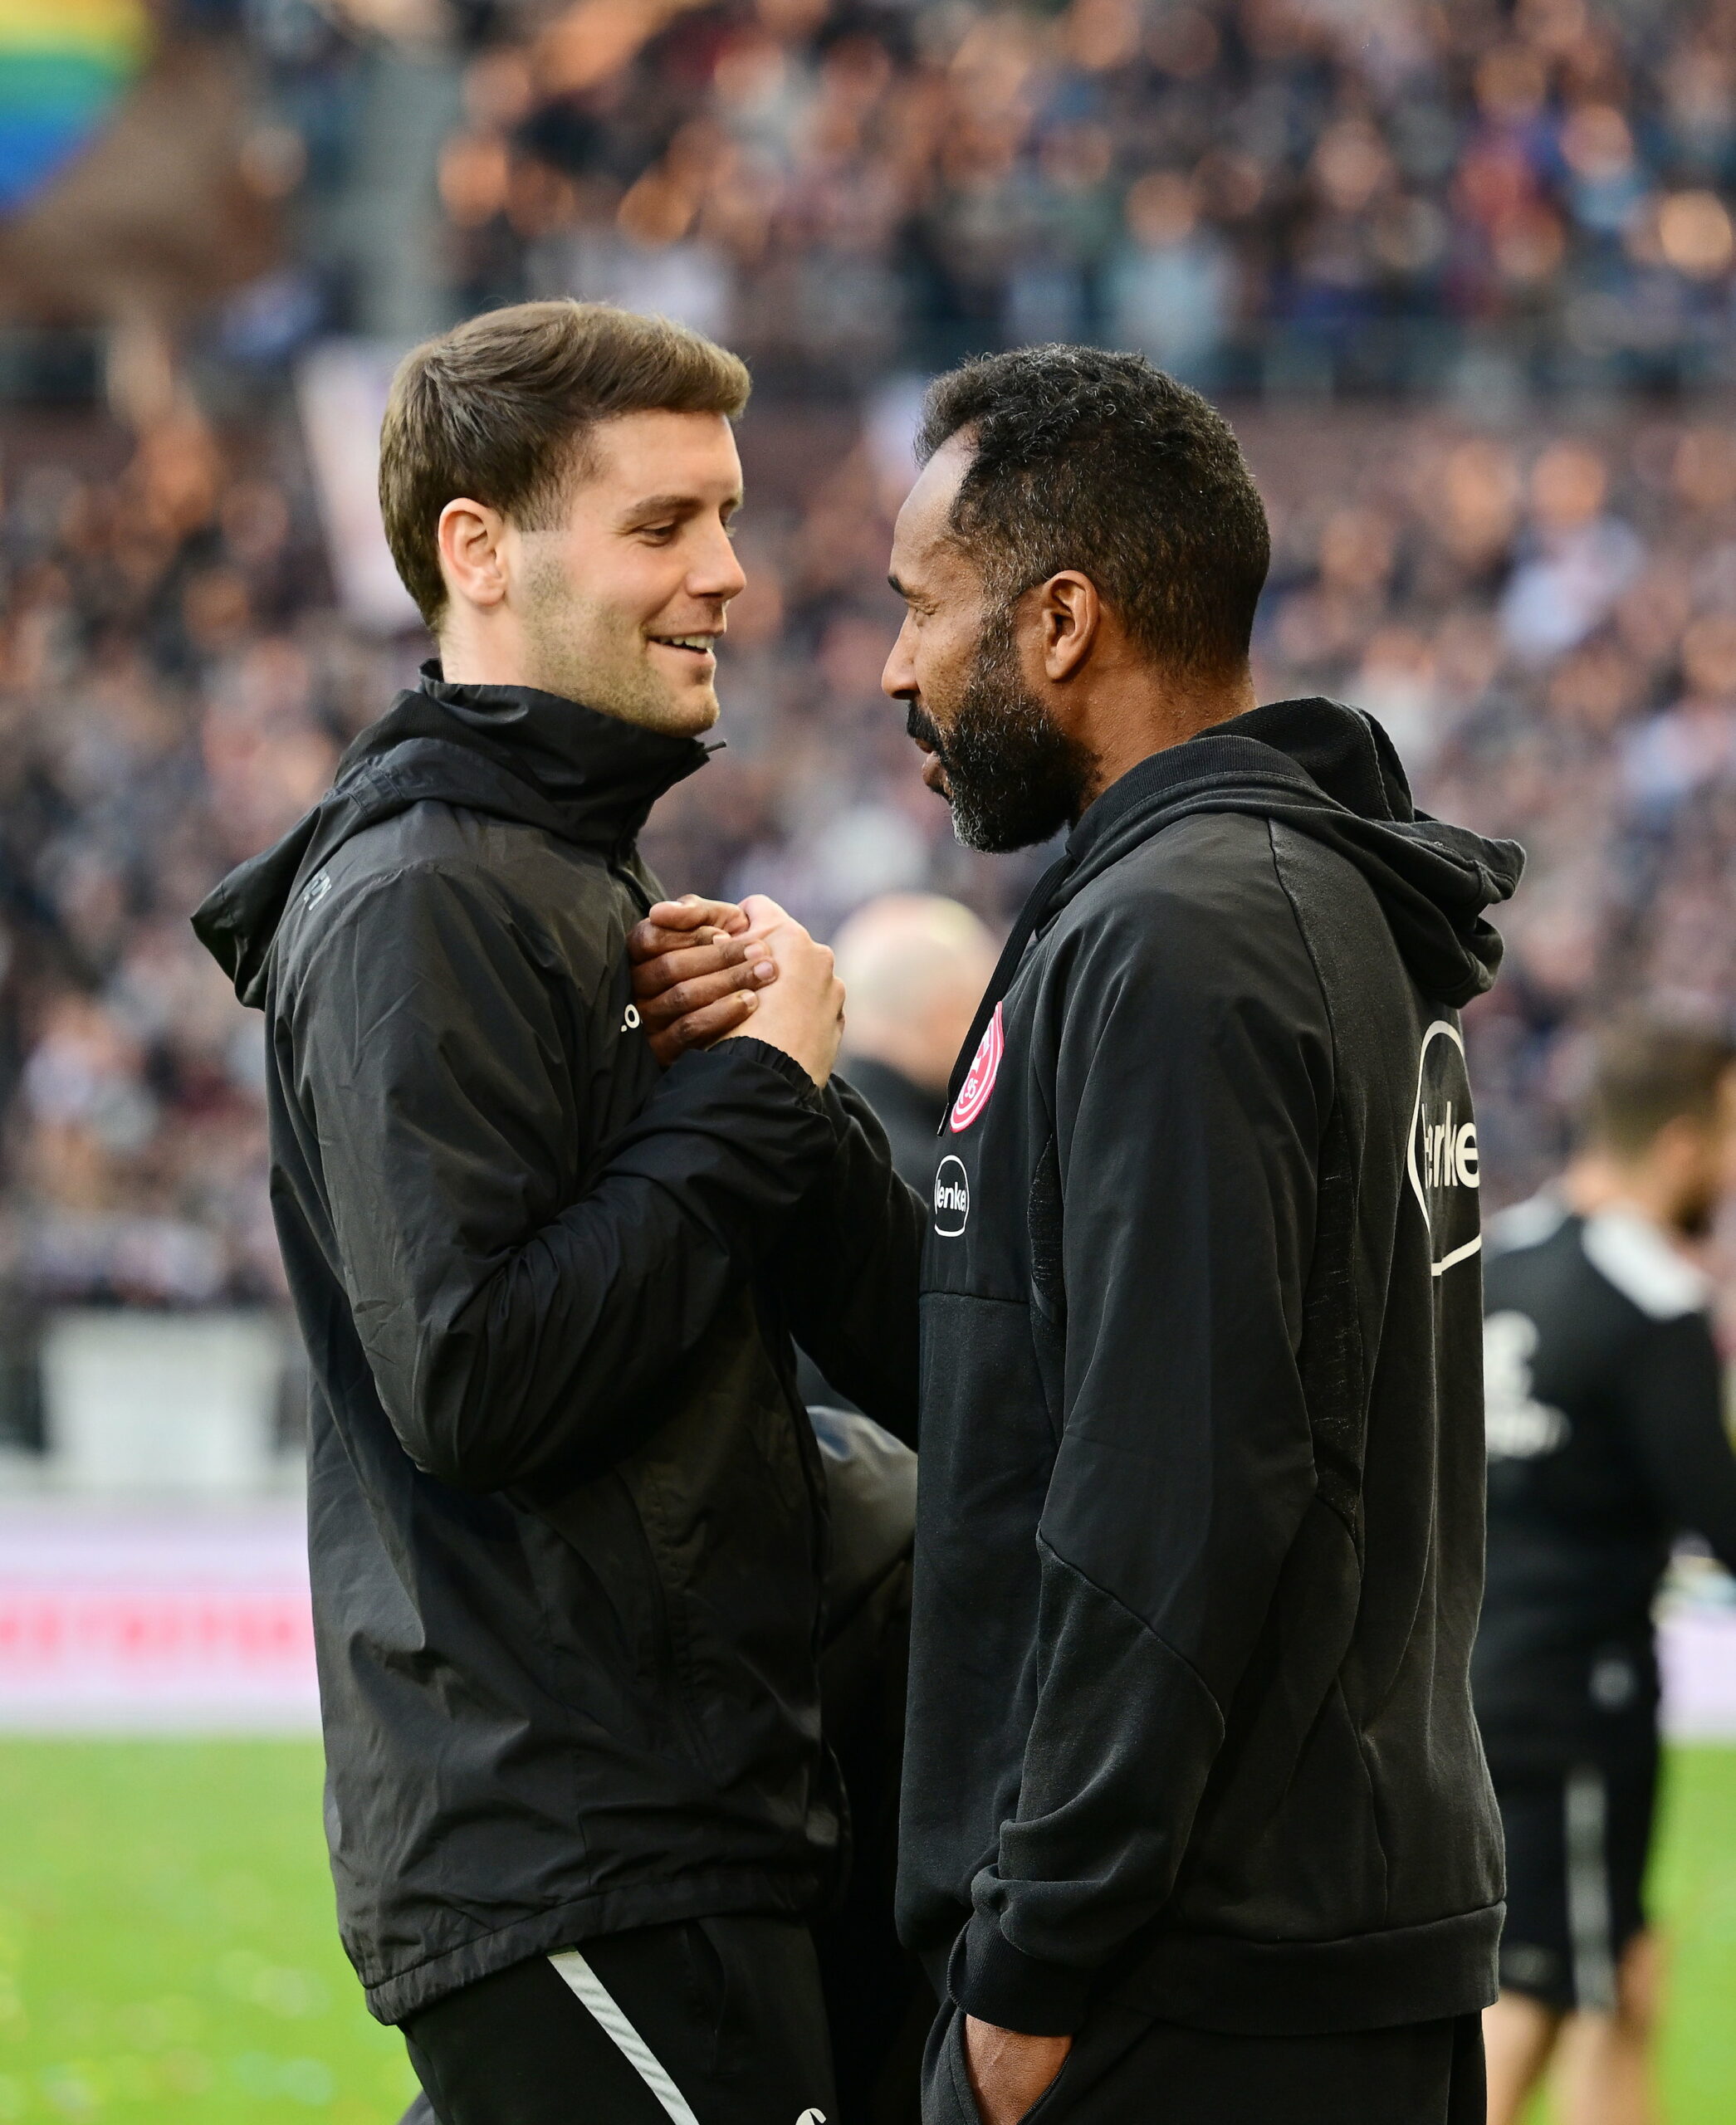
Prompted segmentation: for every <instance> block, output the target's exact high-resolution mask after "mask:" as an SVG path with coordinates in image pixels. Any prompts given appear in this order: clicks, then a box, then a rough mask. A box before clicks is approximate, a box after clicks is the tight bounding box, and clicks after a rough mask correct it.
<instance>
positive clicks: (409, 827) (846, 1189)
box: [196, 672, 919, 2021]
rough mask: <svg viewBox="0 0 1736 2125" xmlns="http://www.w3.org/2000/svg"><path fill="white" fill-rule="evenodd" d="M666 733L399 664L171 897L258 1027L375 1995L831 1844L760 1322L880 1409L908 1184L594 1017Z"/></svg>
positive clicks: (786, 1109) (832, 1784)
mask: <svg viewBox="0 0 1736 2125" xmlns="http://www.w3.org/2000/svg"><path fill="white" fill-rule="evenodd" d="M703 760H704V749H703V748H702V746H701V745H698V744H697V743H696V742H693V741H691V740H677V739H672V738H668V737H665V736H663V735H658V734H655V733H653V732H650V731H647V730H638V729H635V728H633V727H632V726H630V725H627V724H624V723H621V722H619V721H615V720H614V719H613V718H610V717H607V716H600V715H598V714H596V713H595V712H594V711H590V710H588V709H585V708H583V707H580V706H576V705H575V704H574V703H573V702H570V701H564V700H560V699H557V698H556V697H555V696H551V695H546V694H540V693H537V692H535V691H531V690H528V689H520V688H516V687H498V686H447V685H444V684H443V683H442V682H441V681H439V680H438V677H433V676H432V672H431V676H430V677H428V680H427V681H426V683H425V684H424V686H423V689H422V690H421V691H419V692H417V693H412V694H405V695H402V696H399V700H398V701H397V702H396V703H395V704H394V707H393V708H392V710H391V711H390V712H389V714H388V715H387V716H385V717H384V718H383V719H382V721H380V722H379V723H377V724H375V725H373V726H372V728H371V729H369V730H367V731H365V732H364V734H363V735H362V736H361V737H360V738H359V739H358V740H356V742H355V745H352V746H351V748H350V750H349V752H348V753H347V754H346V755H345V758H344V760H343V762H342V764H341V765H340V769H339V774H338V777H337V781H336V785H335V788H334V789H333V791H332V793H331V794H330V796H329V797H328V798H327V799H325V802H324V803H323V804H320V806H319V807H318V808H316V809H315V811H314V812H312V813H310V814H309V815H308V817H307V818H306V819H304V820H303V821H302V822H301V824H300V825H299V826H298V827H297V828H296V829H295V830H294V831H293V832H292V833H291V834H290V835H289V836H288V837H287V838H286V839H285V840H284V841H283V842H282V843H280V844H279V846H278V847H277V848H274V849H271V850H269V851H267V852H266V854H264V855H263V856H262V857H257V858H255V859H254V860H253V861H252V862H250V863H247V864H244V865H243V866H242V867H241V869H240V870H238V871H237V872H235V873H233V874H232V877H229V878H228V879H227V880H226V881H225V882H223V885H221V886H220V887H218V889H217V891H216V892H214V893H213V895H212V896H211V897H210V899H209V900H208V901H207V902H206V903H205V905H204V906H203V908H201V910H200V911H199V913H198V916H197V918H196V927H197V928H198V933H199V935H201V937H202V938H203V940H204V941H205V942H206V944H207V945H208V946H209V947H210V949H211V950H212V951H213V953H214V954H215V955H216V956H217V957H218V960H220V961H221V962H222V964H223V966H224V967H225V969H226V970H227V971H228V972H229V973H230V974H231V975H232V977H233V979H235V982H236V985H237V990H238V992H239V994H241V996H242V999H243V1001H245V1002H247V1003H249V1004H262V1005H263V1006H264V1009H265V1011H266V1014H267V1024H268V1033H269V1059H268V1071H267V1092H268V1098H269V1103H270V1110H271V1160H272V1167H271V1196H272V1204H273V1208H274V1210H275V1214H276V1221H277V1228H278V1233H279V1237H280V1238H281V1243H282V1248H283V1255H284V1261H285V1265H286V1269H287V1272H288V1276H289V1281H290V1287H291V1292H292V1294H293V1297H294V1301H295V1306H296V1314H297V1317H298V1319H299V1321H300V1323H301V1331H302V1333H303V1335H304V1336H305V1338H306V1344H307V1348H308V1352H309V1356H310V1358H311V1363H312V1371H313V1396H312V1414H311V1441H310V1450H309V1474H308V1520H309V1546H310V1557H311V1570H312V1579H313V1595H314V1615H315V1637H316V1643H317V1648H318V1654H319V1664H320V1698H321V1704H322V1708H323V1716H324V1721H325V1738H326V1751H327V1766H328V1769H327V1792H326V1818H327V1830H328V1834H329V1838H330V1848H331V1861H332V1871H333V1873H334V1876H335V1880H336V1883H337V1890H338V1903H339V1911H340V1921H341V1924H342V1928H343V1933H344V1938H345V1944H346V1946H347V1947H348V1948H349V1951H350V1956H351V1957H352V1959H353V1961H355V1966H356V1968H357V1970H358V1971H359V1973H360V1976H361V1977H362V1980H363V1982H364V1985H365V1986H366V1988H367V1993H368V1999H369V2005H370V2006H371V2007H372V2009H373V2010H374V2013H375V2014H376V2015H379V2018H380V2019H381V2020H384V2021H398V2020H402V2019H403V2017H404V2016H405V2015H408V2014H409V2013H411V2012H412V2011H413V2010H415V2009H416V2008H417V2007H418V2006H421V2005H425V2004H426V2003H427V2002H428V2001H429V2000H433V1999H435V1998H438V1996H440V1995H441V1994H442V1993H443V1992H446V1991H450V1990H452V1988H454V1987H455V1986H460V1985H462V1984H466V1983H467V1982H469V1981H472V1979H475V1978H477V1977H480V1976H485V1975H486V1974H487V1973H488V1972H489V1971H493V1970H496V1969H500V1968H501V1967H503V1966H506V1965H507V1964H509V1963H511V1962H513V1961H518V1960H521V1959H522V1958H524V1957H526V1956H532V1955H535V1954H537V1953H539V1952H544V1951H546V1950H550V1949H554V1948H558V1947H561V1946H562V1945H564V1944H570V1943H575V1942H580V1941H583V1940H584V1939H585V1938H587V1937H591V1936H594V1935H596V1934H598V1933H600V1932H612V1931H616V1930H619V1929H622V1928H625V1927H633V1926H640V1925H646V1924H650V1923H653V1922H660V1921H667V1920H672V1919H677V1918H682V1917H692V1916H697V1915H701V1914H706V1913H715V1912H728V1911H766V1912H778V1911H790V1912H795V1911H800V1910H802V1909H804V1908H808V1907H809V1906H810V1905H811V1904H812V1903H814V1900H815V1898H816V1896H817V1895H818V1894H819V1893H820V1892H821V1890H822V1889H823V1888H824V1887H825V1886H826V1885H827V1883H828V1879H829V1875H830V1873H832V1872H833V1871H834V1868H835V1864H836V1859H837V1854H838V1849H839V1841H840V1815H839V1796H838V1792H837V1787H836V1781H835V1777H834V1773H833V1771H832V1768H831V1766H830V1763H829V1759H828V1757H827V1756H826V1754H825V1752H824V1749H823V1746H822V1743H821V1739H820V1734H819V1693H818V1682H817V1673H816V1658H817V1649H818V1639H819V1629H820V1608H821V1583H822V1573H823V1570H824V1564H825V1557H826V1545H827V1527H826V1507H825V1491H824V1477H823V1473H822V1470H821V1466H820V1462H819V1453H818V1450H817V1448H816V1446H815V1443H814V1435H813V1433H812V1431H811V1429H810V1428H809V1424H808V1422H807V1419H806V1416H805V1413H804V1410H803V1409H802V1407H801V1404H800V1402H799V1401H798V1400H797V1398H796V1395H795V1388H794V1366H793V1357H792V1351H791V1345H790V1336H791V1332H792V1331H794V1332H795V1333H798V1334H800V1336H801V1338H802V1341H803V1342H804V1345H805V1346H806V1347H807V1348H809V1350H811V1351H813V1352H814V1355H815V1356H816V1357H817V1358H818V1359H819V1361H820V1362H821V1363H822V1364H823V1365H824V1367H825V1370H826V1372H827V1374H828V1375H829V1377H830V1378H832V1379H834V1380H837V1381H838V1382H839V1385H840V1386H842V1387H843V1388H844V1390H845V1391H846V1392H847V1393H848V1394H849V1395H852V1396H853V1398H854V1399H855V1400H857V1401H858V1403H859V1404H861V1406H862V1407H863V1409H866V1410H867V1411H868V1412H869V1413H870V1414H873V1415H875V1416H877V1417H878V1418H880V1419H882V1420H883V1422H885V1423H887V1424H890V1425H891V1426H892V1427H893V1428H895V1429H899V1430H901V1431H903V1432H906V1433H907V1432H908V1431H909V1429H910V1428H911V1416H912V1411H913V1408H914V1393H915V1375H916V1331H915V1314H916V1273H915V1264H916V1258H917V1246H918V1225H917V1219H918V1214H919V1212H918V1206H917V1204H916V1201H915V1199H914V1198H912V1195H911V1194H910V1192H909V1190H907V1189H906V1188H905V1187H904V1185H903V1184H902V1182H900V1181H898V1180H897V1179H896V1177H895V1176H894V1175H892V1171H891V1169H890V1165H889V1164H888V1155H887V1151H886V1146H885V1140H884V1137H883V1134H882V1132H881V1131H880V1130H879V1128H878V1124H877V1123H876V1122H875V1121H873V1117H872V1116H871V1114H870V1113H869V1112H868V1109H867V1108H866V1107H865V1106H863V1104H862V1103H861V1102H858V1101H857V1100H856V1099H855V1098H854V1097H853V1095H852V1094H851V1093H850V1092H848V1088H846V1087H841V1086H839V1084H838V1083H837V1082H836V1081H834V1085H833V1086H831V1087H828V1089H827V1090H826V1092H824V1093H822V1092H819V1091H818V1090H817V1089H816V1088H815V1087H814V1085H813V1083H812V1082H810V1081H809V1078H808V1077H806V1075H805V1074H804V1072H803V1071H802V1070H801V1069H800V1067H799V1066H797V1065H796V1064H795V1062H791V1061H790V1059H789V1058H787V1057H785V1055H783V1054H781V1053H779V1052H778V1051H776V1050H775V1049H773V1048H769V1047H767V1046H765V1044H764V1043H760V1042H758V1041H754V1040H737V1041H730V1042H726V1043H722V1044H721V1046H719V1047H718V1048H715V1049H713V1050H712V1051H711V1052H710V1053H706V1054H701V1055H693V1056H690V1057H687V1058H683V1059H682V1061H681V1062H677V1064H676V1065H675V1066H674V1067H672V1068H671V1069H670V1070H668V1072H659V1071H658V1067H657V1066H656V1064H655V1063H654V1062H653V1058H652V1057H651V1054H650V1052H649V1050H648V1048H647V1046H646V1044H645V1042H644V1038H643V1034H642V1033H640V1032H639V1031H638V1015H637V1013H636V1012H635V1011H634V1010H633V1008H632V1006H631V1001H630V997H629V994H628V962H627V958H626V953H625V949H624V940H625V935H626V932H627V931H628V928H630V927H631V926H632V925H633V922H635V921H637V920H638V917H639V916H640V915H641V914H642V913H643V911H644V910H645V909H646V908H647V907H648V906H649V904H650V902H651V901H652V900H653V899H654V898H656V897H657V896H658V889H657V887H656V886H655V884H654V882H653V880H651V879H650V878H649V877H648V875H647V873H646V872H644V870H643V868H642V867H641V866H640V864H639V862H638V857H637V855H636V853H635V851H634V846H633V843H634V837H635V835H636V834H637V833H638V829H639V828H640V827H641V826H642V825H643V822H644V819H645V817H646V814H647V813H648V811H649V809H650V807H651V805H652V804H653V801H654V800H655V799H656V798H657V797H658V795H660V794H661V793H662V792H663V790H664V789H667V788H668V787H669V786H670V785H671V784H673V783H675V782H677V781H678V780H679V779H681V778H682V776H684V775H686V774H691V773H692V771H693V770H694V769H696V768H697V767H698V766H700V765H702V762H703Z"/></svg>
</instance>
